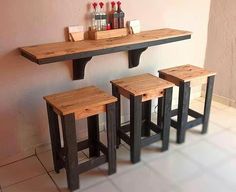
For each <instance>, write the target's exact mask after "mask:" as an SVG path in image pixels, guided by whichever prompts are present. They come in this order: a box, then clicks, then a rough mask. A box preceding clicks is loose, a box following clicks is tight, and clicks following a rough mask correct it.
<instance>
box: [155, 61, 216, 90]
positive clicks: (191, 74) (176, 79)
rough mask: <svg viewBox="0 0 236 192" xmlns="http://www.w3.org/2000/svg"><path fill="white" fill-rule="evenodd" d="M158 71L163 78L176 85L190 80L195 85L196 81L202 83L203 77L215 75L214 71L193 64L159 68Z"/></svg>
mask: <svg viewBox="0 0 236 192" xmlns="http://www.w3.org/2000/svg"><path fill="white" fill-rule="evenodd" d="M159 73H160V74H161V75H162V76H163V78H164V79H166V80H168V81H170V82H172V83H175V84H176V85H179V83H180V82H190V81H193V85H196V82H199V83H201V82H202V83H204V82H205V80H204V78H207V77H210V76H214V75H216V73H215V72H213V71H208V70H205V69H203V68H200V67H197V66H193V65H182V66H178V67H172V68H168V69H163V70H159ZM197 79H198V80H197ZM195 81H196V82H195Z"/></svg>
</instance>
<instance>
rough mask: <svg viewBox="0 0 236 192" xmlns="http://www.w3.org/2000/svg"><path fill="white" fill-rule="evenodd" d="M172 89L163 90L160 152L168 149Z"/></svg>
mask: <svg viewBox="0 0 236 192" xmlns="http://www.w3.org/2000/svg"><path fill="white" fill-rule="evenodd" d="M172 91H173V88H172V87H171V88H168V89H165V92H164V106H163V129H162V151H166V150H168V148H169V135H170V121H171V103H172Z"/></svg>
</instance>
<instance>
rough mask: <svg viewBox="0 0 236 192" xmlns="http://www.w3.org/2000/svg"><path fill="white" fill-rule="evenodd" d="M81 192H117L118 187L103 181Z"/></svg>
mask: <svg viewBox="0 0 236 192" xmlns="http://www.w3.org/2000/svg"><path fill="white" fill-rule="evenodd" d="M83 192H119V191H118V189H117V188H116V187H115V186H114V185H113V184H112V183H111V182H110V181H105V182H103V183H100V184H97V185H95V186H94V187H91V188H89V189H86V190H84V191H83Z"/></svg>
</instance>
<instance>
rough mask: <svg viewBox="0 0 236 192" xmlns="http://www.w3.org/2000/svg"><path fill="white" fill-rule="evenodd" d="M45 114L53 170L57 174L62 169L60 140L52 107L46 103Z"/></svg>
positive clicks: (55, 115) (56, 119)
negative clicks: (46, 115) (46, 114)
mask: <svg viewBox="0 0 236 192" xmlns="http://www.w3.org/2000/svg"><path fill="white" fill-rule="evenodd" d="M47 113H48V124H49V131H50V138H51V145H52V156H53V164H54V170H55V172H56V173H59V172H60V169H61V168H63V163H62V161H61V159H60V156H59V154H60V150H61V140H60V131H59V124H58V116H57V114H56V113H55V112H54V111H53V108H52V106H51V105H50V104H48V103H47Z"/></svg>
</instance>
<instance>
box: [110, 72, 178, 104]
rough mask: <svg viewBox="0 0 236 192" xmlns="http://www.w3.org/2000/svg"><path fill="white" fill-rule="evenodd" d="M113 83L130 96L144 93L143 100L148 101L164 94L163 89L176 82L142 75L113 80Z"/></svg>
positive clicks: (122, 92)
mask: <svg viewBox="0 0 236 192" xmlns="http://www.w3.org/2000/svg"><path fill="white" fill-rule="evenodd" d="M111 83H112V84H113V85H115V86H117V87H119V90H120V91H121V92H120V93H121V94H122V95H124V96H125V97H128V98H129V95H134V96H138V95H142V96H143V98H142V101H147V100H150V99H152V98H155V97H160V96H162V95H163V93H162V92H163V90H164V89H166V88H170V87H173V86H174V84H173V83H171V82H168V81H165V80H163V79H160V78H158V77H156V76H154V75H151V74H148V73H145V74H142V75H137V76H132V77H126V78H122V79H118V80H113V81H111Z"/></svg>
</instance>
